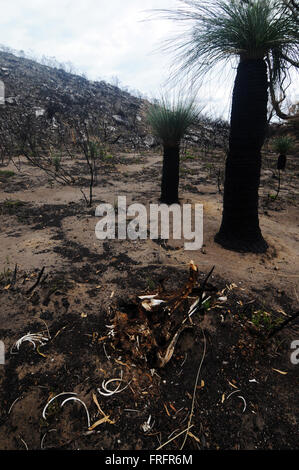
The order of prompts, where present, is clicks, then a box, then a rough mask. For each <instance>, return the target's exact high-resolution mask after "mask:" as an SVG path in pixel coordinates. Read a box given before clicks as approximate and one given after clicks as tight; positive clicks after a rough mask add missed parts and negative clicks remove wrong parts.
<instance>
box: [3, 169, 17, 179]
mask: <svg viewBox="0 0 299 470" xmlns="http://www.w3.org/2000/svg"><path fill="white" fill-rule="evenodd" d="M14 175H15V173H14V172H13V171H10V170H0V178H11V177H12V176H14Z"/></svg>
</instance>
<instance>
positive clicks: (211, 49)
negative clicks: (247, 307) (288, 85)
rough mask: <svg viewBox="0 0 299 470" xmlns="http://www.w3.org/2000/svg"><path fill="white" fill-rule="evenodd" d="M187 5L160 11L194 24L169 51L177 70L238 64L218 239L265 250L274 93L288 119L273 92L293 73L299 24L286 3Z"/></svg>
mask: <svg viewBox="0 0 299 470" xmlns="http://www.w3.org/2000/svg"><path fill="white" fill-rule="evenodd" d="M181 3H182V7H181V8H179V9H177V10H174V11H171V10H164V11H163V10H162V12H164V14H166V16H167V17H168V18H170V19H174V20H176V21H183V23H184V24H186V22H189V23H187V24H190V27H189V29H188V28H187V29H185V30H184V33H183V34H182V35H180V36H178V37H177V38H176V39H175V40H174V41H173V40H172V41H171V42H170V45H169V46H168V49H169V48H170V49H172V50H174V51H175V52H176V64H179V67H178V72H184V73H186V72H191V74H192V76H193V77H195V78H202V77H203V75H204V74H206V73H207V72H208V71H210V70H212V68H213V67H215V66H216V65H217V64H219V63H221V62H222V63H223V61H229V60H230V59H231V58H233V59H236V60H237V64H238V65H237V75H236V79H235V84H234V90H233V99H232V108H231V130H230V139H229V151H228V155H227V161H226V173H225V187H224V203H223V217H222V224H221V227H220V230H219V232H218V233H217V235H216V237H215V241H216V242H218V243H219V244H221V245H222V246H223V247H225V248H227V249H232V250H235V251H241V252H255V253H262V252H265V251H266V250H267V247H268V245H267V243H266V241H265V240H264V238H263V236H262V233H261V230H260V226H259V217H258V190H259V183H260V169H261V149H262V146H263V143H264V140H265V136H266V130H267V102H268V92H269V91H270V96H271V99H272V104H273V106H274V109H275V111H276V113H277V114H279V115H280V117H283V118H286V117H287V116H286V115H285V114H284V113H283V112H282V111H281V109H280V103H281V98H279V99H278V98H277V99H276V97H275V90H277V89H278V90H279V89H280V91H281V90H283V83H284V81H285V77H286V76H287V75H288V70H289V68H290V67H291V66H294V67H298V22H297V21H298V19H297V20H296V16H295V15H294V12H293V10H292V8H289V2H286V1H282V0H243V1H241V0H213V1H211V0H200V1H192V0H181ZM214 70H216V71H217V69H215V68H214ZM219 79H220V77H219ZM282 95H283V94H282Z"/></svg>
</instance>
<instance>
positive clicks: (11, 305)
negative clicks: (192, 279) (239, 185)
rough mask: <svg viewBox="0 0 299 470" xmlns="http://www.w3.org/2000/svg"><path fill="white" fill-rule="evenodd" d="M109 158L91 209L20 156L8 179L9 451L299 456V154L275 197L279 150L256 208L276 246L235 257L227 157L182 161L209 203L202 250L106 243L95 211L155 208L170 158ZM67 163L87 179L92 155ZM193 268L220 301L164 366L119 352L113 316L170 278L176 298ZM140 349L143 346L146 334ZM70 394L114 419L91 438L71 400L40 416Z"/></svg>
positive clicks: (4, 438) (2, 374)
mask: <svg viewBox="0 0 299 470" xmlns="http://www.w3.org/2000/svg"><path fill="white" fill-rule="evenodd" d="M112 160H113V161H110V162H109V163H107V162H105V163H104V164H103V166H102V168H101V169H100V174H99V178H98V185H97V186H96V188H95V202H94V204H93V207H92V208H91V209H90V208H87V207H86V206H85V203H84V201H83V199H82V194H81V192H80V189H79V188H78V187H77V186H75V187H69V186H61V185H58V184H57V183H55V182H52V181H49V180H48V178H47V176H46V175H44V174H43V173H41V172H40V171H39V170H38V169H35V168H32V167H30V166H29V165H28V164H27V163H26V162H24V161H22V160H21V161H20V162H16V165H17V168H16V166H15V165H13V164H10V165H9V166H8V167H4V168H3V169H2V174H0V181H1V184H0V188H1V191H0V195H1V204H0V221H1V245H2V250H1V257H0V262H1V270H0V271H1V274H0V296H1V304H0V305H1V306H0V318H1V324H0V339H1V340H2V341H3V342H4V344H5V347H6V362H5V365H0V403H1V408H0V449H6V450H7V449H8V450H21V449H25V448H26V447H28V449H32V450H34V449H40V448H41V446H42V447H43V448H44V449H70V450H71V449H82V450H84V449H93V450H95V449H97V450H100V449H105V450H120V449H121V450H133V449H134V450H141V449H151V450H154V449H157V448H159V447H160V446H162V445H163V444H165V443H166V442H167V441H169V440H170V442H169V443H168V444H167V445H165V446H164V447H163V449H164V450H179V449H180V448H181V447H182V445H183V443H184V449H185V450H187V449H188V450H198V449H201V450H206V449H210V450H211V449H236V450H237V449H240V450H245V449H295V448H297V447H298V398H297V389H298V387H297V384H298V365H294V364H292V362H291V360H290V356H291V353H292V350H291V343H292V341H294V340H299V328H298V319H297V320H296V319H294V320H293V321H291V322H290V323H289V324H288V325H287V326H286V327H284V328H282V329H281V331H278V330H279V328H280V327H281V326H283V322H285V321H286V320H288V319H290V318H291V317H292V316H294V315H295V314H296V313H297V311H298V291H297V289H298V284H297V282H298V258H297V259H296V255H297V241H298V222H297V219H296V214H297V216H298V210H297V209H298V206H297V204H298V189H297V187H298V186H297V185H298V174H299V172H298V164H297V162H296V159H295V158H290V159H289V161H288V168H287V170H286V172H285V173H284V174H283V175H282V189H281V193H280V195H279V196H278V199H277V200H274V198H273V196H272V197H271V195H273V194H275V188H276V186H277V175H276V172H275V170H274V168H275V156H274V155H271V154H267V155H266V158H265V159H264V168H263V173H262V183H261V205H260V206H261V207H260V213H261V227H262V230H263V233H264V236H265V238H266V239H267V241H268V243H269V245H270V248H269V252H268V253H267V254H266V255H262V256H257V255H245V254H238V253H232V252H229V251H227V250H223V249H222V248H221V247H219V246H217V245H216V244H215V243H214V241H213V236H214V234H215V233H216V230H217V228H218V227H219V224H220V219H221V199H222V195H221V193H219V188H218V186H219V185H218V182H219V183H220V189H221V186H222V184H221V178H222V176H221V172H223V161H224V158H223V156H221V155H220V154H215V153H214V154H201V155H199V156H195V155H193V154H190V153H189V154H187V155H186V156H185V158H183V161H182V168H181V187H180V194H181V198H182V202H190V203H195V202H201V203H203V204H204V247H203V249H202V250H200V252H199V251H198V252H197V251H195V252H193V251H189V252H188V251H185V250H184V247H183V242H178V241H175V240H171V239H170V240H169V241H167V242H164V241H160V242H159V241H158V242H157V241H156V242H155V241H151V240H143V241H136V242H131V241H112V240H109V241H104V242H102V241H99V240H97V239H96V238H95V235H94V228H95V224H96V218H95V217H94V209H95V207H96V205H97V203H99V202H110V203H112V204H115V201H116V198H117V196H118V195H126V196H127V199H128V203H131V202H133V201H134V202H139V203H142V204H149V203H150V202H153V203H156V202H157V201H158V197H159V183H160V173H161V156H159V155H150V154H143V155H132V154H131V155H130V154H127V155H119V156H117V158H115V159H112ZM69 165H70V166H71V167H72V168H73V171H74V173H76V174H80V175H81V183H82V184H85V186H86V185H87V180H86V181H84V179H85V178H87V172H86V171H85V169H84V163H83V161H80V160H79V161H76V162H73V161H72V162H69ZM219 170H220V180H219V181H218V171H219ZM7 171H8V173H5V172H7ZM9 172H12V173H9ZM85 190H86V191H87V189H85ZM190 259H193V260H194V262H195V264H196V265H197V266H198V269H199V275H198V285H199V286H200V285H202V283H203V280H204V279H205V278H206V276H207V274H208V272H209V271H210V269H211V268H212V267H213V266H215V270H214V272H213V274H212V275H211V277H210V278H209V280H208V283H207V285H206V286H205V292H206V296H207V297H210V299H209V300H208V301H207V302H206V304H205V307H204V308H202V309H201V310H200V311H198V312H196V313H195V314H194V315H193V316H192V324H190V325H189V326H190V328H188V329H186V330H184V331H183V332H182V333H181V334H180V336H179V339H178V342H177V344H176V345H175V348H174V354H173V356H172V357H171V359H170V361H169V362H168V363H167V364H166V366H165V367H163V368H159V367H157V364H156V363H155V361H154V359H152V358H148V361H147V362H146V361H144V360H143V359H141V358H138V357H136V356H135V357H134V356H133V355H132V354H131V353H130V351H129V350H128V349H121V348H120V347H119V345H117V344H116V343H115V340H114V337H113V335H111V334H109V333H111V328H110V329H109V328H108V327H107V326H111V325H112V324H113V321H114V320H113V319H114V315H115V312H117V311H119V310H120V311H121V312H122V313H123V314H126V313H127V314H129V311H130V308H131V305H132V303H131V302H132V299H133V300H134V299H136V296H137V295H145V294H152V293H157V292H158V289H159V286H161V282H162V280H163V281H164V286H165V290H166V293H169V292H178V289H179V288H181V287H182V286H184V285H185V283H186V281H187V279H188V269H189V268H188V264H189V261H190ZM16 265H17V269H16V270H15V266H16ZM43 267H44V269H43V271H41V270H42V268H43ZM40 274H41V276H40ZM37 281H38V282H37ZM195 287H196V286H195ZM197 292H198V286H197V287H196V288H195V290H194V291H192V292H191V293H190V296H189V297H190V299H187V300H185V302H186V305H185V308H186V312H187V311H188V310H187V309H188V307H189V305H190V304H191V303H193V302H194V300H195V298H196V295H197V294H196V293H197ZM173 315H176V312H174V313H173ZM29 332H30V333H42V334H43V336H44V337H47V338H48V341H45V343H46V344H45V345H43V346H40V347H38V348H36V349H34V347H33V345H32V343H29V342H23V343H22V344H21V345H20V348H19V350H17V349H16V348H15V347H14V345H15V343H16V341H17V340H18V339H20V338H21V337H22V336H24V335H26V334H27V333H29ZM130 341H131V345H133V346H132V347H134V345H135V342H138V341H141V342H142V341H143V339H142V338H138V339H137V337H134V338H133V339H132V338H131V340H130ZM137 344H138V343H137ZM199 368H200V371H199V376H198V380H197V381H196V379H197V372H198V370H199ZM120 377H122V380H123V381H122V382H114V383H110V385H109V387H111V389H114V388H115V387H116V385H117V384H119V385H120V388H122V387H125V386H127V387H126V388H125V389H124V390H123V391H121V393H116V394H114V395H112V396H104V395H102V394H101V393H100V392H99V390H100V391H103V388H102V385H103V380H109V379H114V378H120ZM109 387H108V388H109ZM62 392H72V393H77V397H78V398H80V399H81V400H82V401H83V402H84V403H85V404H86V406H87V409H88V411H89V415H90V421H91V423H90V424H91V425H93V424H94V423H96V422H97V421H99V420H101V419H102V418H103V417H104V420H103V421H104V422H101V424H98V425H97V426H96V427H95V428H94V429H92V430H88V424H87V415H86V412H85V410H84V407H83V405H82V404H80V403H78V402H74V401H73V402H72V401H70V402H68V403H66V404H65V405H64V406H63V407H61V406H60V405H61V403H62V402H63V400H64V399H66V398H68V397H70V395H69V396H62V397H58V398H57V399H55V400H53V401H52V402H51V404H50V405H49V407H48V408H47V410H46V419H44V418H43V416H42V413H43V409H44V407H45V406H46V404H47V402H48V401H49V400H50V399H51V398H53V397H55V396H56V395H57V394H60V393H62ZM95 396H96V398H97V400H98V403H99V405H100V408H101V410H99V408H98V406H97V404H96V402H95V401H94V397H95ZM192 404H193V406H192ZM190 413H192V415H191V419H190ZM149 418H150V420H149ZM105 421H106V422H105ZM189 421H190V422H191V425H192V428H190V431H189V435H188V436H187V439H186V441H185V442H184V440H185V437H186V435H185V434H182V435H180V436H179V437H178V438H176V439H173V440H171V439H172V438H173V437H175V436H176V435H177V434H180V433H181V432H182V431H184V430H186V429H187V427H188V423H189ZM147 422H149V426H148V427H147V426H146V425H145V424H146V423H147Z"/></svg>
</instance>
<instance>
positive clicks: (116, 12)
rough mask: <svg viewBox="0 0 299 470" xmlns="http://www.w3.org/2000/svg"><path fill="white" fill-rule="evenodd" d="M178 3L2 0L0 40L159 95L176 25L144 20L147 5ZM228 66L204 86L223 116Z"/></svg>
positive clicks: (213, 109)
mask: <svg viewBox="0 0 299 470" xmlns="http://www.w3.org/2000/svg"><path fill="white" fill-rule="evenodd" d="M177 5H178V2H177V1H176V0H26V1H25V0H0V6H1V10H0V44H4V45H6V46H9V47H12V48H14V49H20V50H24V51H25V52H28V51H30V50H31V51H32V52H33V53H34V54H36V56H39V57H41V56H43V55H45V56H55V57H56V59H57V60H58V61H60V62H68V61H70V62H72V63H73V64H74V66H75V67H76V68H77V69H78V70H80V71H82V72H84V73H86V75H87V76H88V78H90V79H92V80H97V79H107V80H109V79H110V78H111V77H113V76H117V77H118V78H119V80H120V82H121V83H122V84H123V85H127V86H129V87H130V88H132V89H138V90H140V91H141V92H142V93H144V94H146V95H148V96H149V97H152V96H157V94H158V93H159V91H160V89H161V87H162V86H163V84H164V83H165V81H166V80H167V78H168V76H169V67H170V64H171V56H168V55H166V54H165V53H162V52H161V51H160V52H155V51H156V50H157V48H158V46H159V44H160V43H161V41H162V40H163V39H167V38H168V37H169V36H170V35H171V34H173V33H174V31H175V28H176V27H177V25H176V24H174V23H172V22H170V21H166V20H162V19H159V20H154V21H146V22H144V21H143V20H145V19H146V18H147V17H148V16H149V13H148V12H147V11H146V10H151V9H154V8H171V9H172V8H175V6H177ZM172 59H173V58H172ZM226 72H227V75H228V77H229V78H228V79H227V80H226V81H224V75H225V74H221V76H219V75H218V77H215V79H214V80H211V81H206V82H205V85H204V87H203V88H202V91H201V92H200V99H201V101H202V102H203V103H204V104H206V105H207V106H206V111H207V112H209V113H212V114H214V115H218V116H220V115H222V116H224V117H228V112H229V108H230V102H231V92H232V85H233V76H234V70H230V69H229V68H228V70H227V71H226ZM216 75H217V74H216ZM292 97H295V92H294V87H293V91H292ZM297 99H299V95H298V94H297ZM207 103H208V104H207Z"/></svg>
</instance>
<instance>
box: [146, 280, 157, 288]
mask: <svg viewBox="0 0 299 470" xmlns="http://www.w3.org/2000/svg"><path fill="white" fill-rule="evenodd" d="M146 282H147V288H148V289H149V290H154V289H155V288H156V283H155V281H154V280H153V279H151V278H150V277H148V278H147V280H146Z"/></svg>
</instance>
